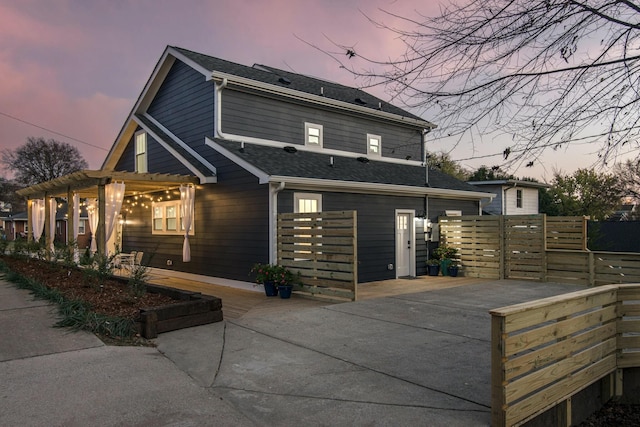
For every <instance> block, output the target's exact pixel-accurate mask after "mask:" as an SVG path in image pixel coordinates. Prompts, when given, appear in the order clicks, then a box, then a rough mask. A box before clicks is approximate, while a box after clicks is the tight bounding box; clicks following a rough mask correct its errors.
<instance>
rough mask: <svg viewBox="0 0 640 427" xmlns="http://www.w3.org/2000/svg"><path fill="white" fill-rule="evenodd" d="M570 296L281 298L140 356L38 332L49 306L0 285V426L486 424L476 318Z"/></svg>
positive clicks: (533, 290)
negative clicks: (282, 303)
mask: <svg viewBox="0 0 640 427" xmlns="http://www.w3.org/2000/svg"><path fill="white" fill-rule="evenodd" d="M576 289H579V287H576V286H571V285H557V284H543V283H535V282H519V281H493V282H484V283H478V284H467V285H465V286H456V287H445V288H441V289H434V290H430V291H423V292H418V293H410V294H400V295H395V296H391V297H385V298H375V299H367V300H364V301H359V302H355V303H343V304H311V305H309V306H300V305H298V303H299V302H300V301H297V300H292V301H290V302H292V303H293V304H291V306H290V308H291V309H290V310H286V309H285V310H262V312H260V313H259V315H254V314H253V313H252V310H249V311H247V312H246V313H245V314H244V315H241V316H239V317H236V318H233V319H229V318H228V320H226V321H224V322H220V323H215V324H211V325H204V326H199V327H195V328H189V329H184V330H181V331H175V332H170V333H166V334H161V335H160V336H159V337H158V339H157V340H155V341H156V343H157V348H152V347H111V346H105V345H103V344H102V343H101V342H100V341H99V340H98V339H97V338H96V337H95V336H93V335H92V334H88V333H71V332H68V331H66V330H62V329H54V328H51V325H52V324H53V323H54V316H53V314H52V312H51V307H49V306H48V305H47V304H45V303H43V302H40V301H32V299H31V297H30V296H29V295H28V293H27V292H26V291H22V290H18V289H15V288H14V287H13V286H12V285H9V284H7V283H6V282H4V281H2V280H0V384H2V387H0V425H2V426H13V425H20V426H23V425H33V426H45V425H46V426H62V425H64V426H85V425H106V426H110V425H127V426H130V425H141V426H157V425H170V426H173V425H176V426H177V425H179V426H200V425H216V426H245V425H246V426H263V425H274V426H299V425H314V426H315V425H337V426H354V425H355V426H360V425H367V426H369V425H430V426H475V425H488V424H489V421H490V384H489V382H490V360H489V353H490V341H489V340H490V322H489V319H490V317H489V315H488V310H490V309H492V308H497V307H501V306H505V305H509V304H513V303H518V302H522V301H528V300H532V299H537V298H541V297H546V296H550V295H556V294H560V293H564V292H570V291H573V290H576ZM262 298H265V299H266V297H262ZM223 304H224V300H223ZM303 304H304V303H303ZM293 307H296V308H295V309H293Z"/></svg>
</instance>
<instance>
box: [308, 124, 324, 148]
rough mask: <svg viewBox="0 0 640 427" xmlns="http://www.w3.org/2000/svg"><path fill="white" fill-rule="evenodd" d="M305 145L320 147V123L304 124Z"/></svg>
mask: <svg viewBox="0 0 640 427" xmlns="http://www.w3.org/2000/svg"><path fill="white" fill-rule="evenodd" d="M304 135H305V145H306V146H307V147H318V148H322V125H316V124H313V123H305V124H304Z"/></svg>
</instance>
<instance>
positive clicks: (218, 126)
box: [214, 77, 228, 139]
mask: <svg viewBox="0 0 640 427" xmlns="http://www.w3.org/2000/svg"><path fill="white" fill-rule="evenodd" d="M227 84H228V80H227V78H226V77H225V78H223V79H222V83H220V84H217V83H215V93H216V103H215V105H214V108H215V124H214V133H215V135H216V138H220V139H227V135H225V134H224V133H222V91H223V90H224V89H225V88H226V87H227Z"/></svg>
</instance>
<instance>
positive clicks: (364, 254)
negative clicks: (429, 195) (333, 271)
mask: <svg viewBox="0 0 640 427" xmlns="http://www.w3.org/2000/svg"><path fill="white" fill-rule="evenodd" d="M293 194H294V191H293V190H285V191H283V192H282V193H280V194H279V195H278V210H279V212H293ZM424 205H425V201H424V198H422V197H402V196H381V195H373V194H348V193H322V210H324V211H341V210H355V211H357V212H358V214H357V217H358V281H359V282H371V281H376V280H386V279H394V278H395V274H396V272H395V271H390V270H388V269H387V265H388V264H394V265H395V262H396V243H395V215H396V209H412V210H415V211H416V215H418V214H420V213H421V212H424V209H425V208H424ZM449 209H454V210H462V211H463V213H464V214H466V215H476V214H477V212H478V205H477V203H475V202H471V201H458V200H447V199H429V217H430V218H431V219H432V221H437V218H438V216H439V215H442V214H443V213H444V211H445V210H449ZM415 225H416V240H415V241H416V274H417V275H424V274H426V266H425V261H426V260H427V258H428V256H427V243H426V242H425V240H424V230H423V221H421V220H420V221H416V224H415ZM435 246H436V244H435V243H429V249H430V250H432V249H434V248H435Z"/></svg>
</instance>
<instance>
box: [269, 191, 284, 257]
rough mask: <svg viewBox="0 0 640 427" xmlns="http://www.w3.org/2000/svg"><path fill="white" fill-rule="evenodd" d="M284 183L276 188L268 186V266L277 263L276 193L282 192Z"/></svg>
mask: <svg viewBox="0 0 640 427" xmlns="http://www.w3.org/2000/svg"><path fill="white" fill-rule="evenodd" d="M284 186H285V182H284V181H282V182H280V184H278V186H277V187H274V186H273V185H269V193H270V194H269V205H270V208H271V215H269V248H270V250H269V264H275V263H277V262H278V246H277V245H278V236H277V233H278V227H277V226H278V193H280V192H281V191H282V190H284Z"/></svg>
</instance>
